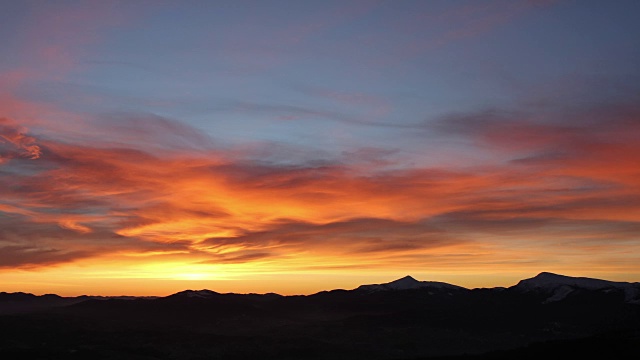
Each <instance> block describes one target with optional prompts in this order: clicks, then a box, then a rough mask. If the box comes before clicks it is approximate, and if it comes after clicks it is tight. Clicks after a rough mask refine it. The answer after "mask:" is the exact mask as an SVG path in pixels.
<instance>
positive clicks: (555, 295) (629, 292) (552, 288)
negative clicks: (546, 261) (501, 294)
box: [512, 272, 640, 303]
mask: <svg viewBox="0 0 640 360" xmlns="http://www.w3.org/2000/svg"><path fill="white" fill-rule="evenodd" d="M512 289H513V290H516V291H520V292H532V291H535V292H542V293H545V294H548V295H550V296H549V297H548V298H547V299H546V300H545V301H544V302H545V303H549V302H554V301H560V300H562V299H564V298H566V297H567V296H568V295H569V294H571V293H572V292H574V291H575V290H577V289H581V290H591V291H605V292H606V291H613V290H620V291H624V294H625V301H626V302H629V303H640V283H637V282H636V283H629V282H616V281H607V280H600V279H592V278H585V277H571V276H565V275H558V274H553V273H549V272H542V273H540V274H538V275H536V276H535V277H532V278H530V279H525V280H521V281H520V282H519V283H518V284H517V285H515V286H513V287H512Z"/></svg>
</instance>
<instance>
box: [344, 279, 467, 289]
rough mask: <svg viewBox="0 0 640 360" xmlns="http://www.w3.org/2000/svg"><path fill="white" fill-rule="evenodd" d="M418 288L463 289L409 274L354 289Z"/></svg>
mask: <svg viewBox="0 0 640 360" xmlns="http://www.w3.org/2000/svg"><path fill="white" fill-rule="evenodd" d="M420 288H433V289H448V290H460V289H464V288H463V287H460V286H457V285H451V284H447V283H443V282H438V281H418V280H416V279H414V278H413V277H412V276H411V275H407V276H405V277H402V278H400V279H397V280H393V281H391V282H388V283H383V284H370V285H361V286H359V287H358V288H357V289H356V290H365V291H370V292H373V291H384V290H411V289H420Z"/></svg>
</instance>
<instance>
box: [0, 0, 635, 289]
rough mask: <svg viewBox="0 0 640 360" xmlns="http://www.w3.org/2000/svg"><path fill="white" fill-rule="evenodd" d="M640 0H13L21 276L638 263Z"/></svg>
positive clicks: (167, 276)
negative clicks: (639, 20) (639, 18)
mask: <svg viewBox="0 0 640 360" xmlns="http://www.w3.org/2000/svg"><path fill="white" fill-rule="evenodd" d="M638 13H640V2H638V1H635V0H632V1H624V0H618V1H604V0H603V1H589V0H584V1H582V0H581V1H577V0H575V1H511V0H509V1H457V0H456V1H435V0H434V1H410V0H398V1H391V0H386V1H376V0H368V1H359V0H358V1H345V0H340V1H332V0H327V1H317V2H316V1H313V2H312V1H294V0H290V1H274V0H267V1H222V0H221V1H161V0H158V1H144V0H133V1H65V0H61V1H43V0H42V1H31V0H24V1H23V0H4V1H2V11H0V43H1V44H2V54H1V55H0V291H9V292H11V291H24V292H31V293H35V294H44V293H57V294H61V295H69V296H71V295H80V294H95V295H97V294H99V295H121V294H127V295H167V294H170V293H173V292H177V291H181V290H184V289H203V288H208V289H212V290H216V291H220V292H242V293H247V292H258V293H262V292H278V293H281V294H309V293H313V292H317V291H320V290H327V289H334V288H346V289H349V288H355V287H357V286H358V285H360V284H365V283H381V282H386V281H391V280H393V279H396V278H399V277H402V276H405V275H408V274H410V275H413V276H414V277H415V278H417V279H419V280H434V281H445V282H450V283H453V284H457V285H461V286H466V287H469V288H473V287H490V286H510V285H514V284H515V283H516V282H517V281H518V280H519V279H523V278H527V277H532V276H534V275H535V274H537V273H539V272H541V271H551V272H557V273H561V274H566V275H573V276H589V277H598V278H604V279H610V280H618V281H640V66H639V64H640V22H638V21H637V15H638Z"/></svg>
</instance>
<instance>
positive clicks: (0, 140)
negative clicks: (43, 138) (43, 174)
mask: <svg viewBox="0 0 640 360" xmlns="http://www.w3.org/2000/svg"><path fill="white" fill-rule="evenodd" d="M26 132H27V129H26V128H23V127H19V126H17V125H16V124H14V123H13V122H11V121H10V120H8V119H4V118H0V164H2V163H3V162H5V161H7V160H9V159H12V158H14V157H25V158H29V159H31V160H35V159H37V158H39V157H40V155H42V151H41V149H40V146H38V145H37V144H36V140H35V139H34V138H33V137H31V136H28V135H26Z"/></svg>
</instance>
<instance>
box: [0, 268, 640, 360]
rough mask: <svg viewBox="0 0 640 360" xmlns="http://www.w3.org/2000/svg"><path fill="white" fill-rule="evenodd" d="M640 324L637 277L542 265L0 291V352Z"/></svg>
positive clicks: (342, 354) (402, 342)
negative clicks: (236, 284)
mask: <svg viewBox="0 0 640 360" xmlns="http://www.w3.org/2000/svg"><path fill="white" fill-rule="evenodd" d="M639 334H640V283H637V282H635V283H629V282H614V281H607V280H600V279H591V278H581V277H569V276H564V275H558V274H552V273H547V272H543V273H540V274H538V275H537V276H535V277H532V278H530V279H524V280H521V281H520V282H518V283H517V284H516V285H514V286H511V287H508V288H502V287H500V288H480V289H467V288H464V287H461V286H457V285H452V284H447V283H442V282H434V281H418V280H416V279H414V278H412V277H411V276H406V277H403V278H401V279H398V280H395V281H391V282H389V283H384V284H369V285H362V286H359V287H357V288H355V289H352V290H341V289H339V290H330V291H322V292H319V293H316V294H313V295H306V296H303V295H296V296H282V295H278V294H274V293H269V294H234V293H226V294H222V293H218V292H215V291H211V290H206V289H205V290H185V291H181V292H178V293H176V294H172V295H169V296H165V297H127V296H124V297H100V296H79V297H60V296H57V295H42V296H36V295H32V294H26V293H4V292H3V293H0V357H2V358H18V357H19V358H27V359H28V358H59V357H62V358H92V359H111V358H114V359H115V358H119V359H215V358H221V359H245V358H252V359H253V358H257V359H355V358H367V359H418V358H434V357H443V356H444V357H447V358H451V359H455V358H456V357H457V356H465V358H469V357H470V356H473V357H477V358H492V357H491V356H497V357H495V358H501V357H500V356H504V355H505V354H512V356H514V357H520V358H522V357H523V356H524V358H526V351H529V352H531V353H533V352H534V350H531V349H548V347H549V346H550V347H551V349H552V350H554V351H556V350H558V349H561V350H562V349H564V350H567V351H570V352H571V353H572V354H575V353H576V351H578V352H579V351H580V350H581V349H582V350H583V351H584V349H588V348H590V347H591V348H593V347H594V346H598V344H602V347H606V348H609V349H610V348H612V347H613V348H614V349H625V347H626V346H631V345H632V344H637V343H638V340H639V339H640V335H639ZM581 341H582V342H581ZM585 343H586V344H588V345H589V346H584V344H585ZM550 344H551V345H550ZM578 344H583V345H578ZM523 351H524V352H523ZM545 351H546V350H545ZM549 351H551V350H549ZM558 351H559V350H558ZM514 352H515V353H514ZM492 354H493V355H492ZM473 357H472V358H473Z"/></svg>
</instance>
